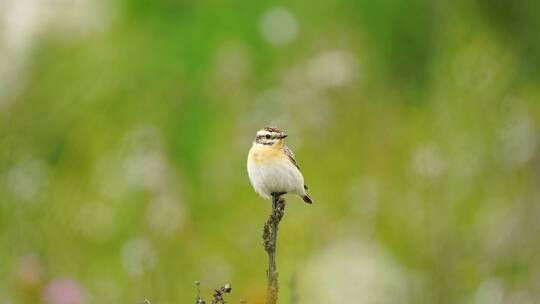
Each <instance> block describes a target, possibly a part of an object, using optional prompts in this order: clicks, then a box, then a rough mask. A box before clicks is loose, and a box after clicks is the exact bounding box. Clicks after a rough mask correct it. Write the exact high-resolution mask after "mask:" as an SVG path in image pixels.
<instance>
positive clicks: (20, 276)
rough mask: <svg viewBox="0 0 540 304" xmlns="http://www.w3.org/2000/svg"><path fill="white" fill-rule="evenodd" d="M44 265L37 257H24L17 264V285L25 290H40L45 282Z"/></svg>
mask: <svg viewBox="0 0 540 304" xmlns="http://www.w3.org/2000/svg"><path fill="white" fill-rule="evenodd" d="M43 273H44V270H43V265H42V264H41V261H40V260H39V258H38V257H37V256H35V255H31V254H29V255H24V256H21V257H19V258H18V259H17V261H16V263H15V277H16V279H17V283H18V284H19V285H20V286H21V287H22V288H24V289H25V290H27V291H28V290H32V289H36V288H38V287H39V286H40V285H41V283H42V281H43Z"/></svg>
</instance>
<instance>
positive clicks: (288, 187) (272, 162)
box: [247, 127, 312, 204]
mask: <svg viewBox="0 0 540 304" xmlns="http://www.w3.org/2000/svg"><path fill="white" fill-rule="evenodd" d="M285 137H287V134H285V133H284V132H282V131H280V130H279V129H277V128H274V127H265V128H263V129H261V130H259V131H258V132H257V135H256V136H255V141H253V145H252V146H251V149H250V150H249V155H248V160H247V171H248V175H249V180H250V182H251V185H252V186H253V188H254V189H255V192H257V193H258V194H259V195H260V196H262V197H263V198H265V199H270V198H271V197H272V196H274V195H282V194H286V193H292V194H296V195H298V196H300V197H301V198H302V199H303V200H304V202H306V203H308V204H311V203H312V201H311V199H310V198H309V196H308V195H307V193H306V190H307V189H308V187H307V186H306V185H305V184H304V177H303V176H302V173H300V168H299V167H298V164H297V162H296V160H295V159H294V154H293V152H292V151H291V150H290V149H289V148H288V147H287V146H285V142H284V139H285Z"/></svg>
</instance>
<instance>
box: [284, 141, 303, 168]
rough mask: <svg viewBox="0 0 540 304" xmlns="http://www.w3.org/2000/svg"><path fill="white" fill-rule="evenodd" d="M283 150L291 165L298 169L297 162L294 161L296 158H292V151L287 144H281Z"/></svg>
mask: <svg viewBox="0 0 540 304" xmlns="http://www.w3.org/2000/svg"><path fill="white" fill-rule="evenodd" d="M283 152H284V153H285V155H287V158H288V159H289V160H290V161H291V163H293V165H294V166H295V167H296V168H298V170H300V167H298V163H296V160H295V159H294V153H293V152H292V151H291V149H289V148H288V147H287V146H283Z"/></svg>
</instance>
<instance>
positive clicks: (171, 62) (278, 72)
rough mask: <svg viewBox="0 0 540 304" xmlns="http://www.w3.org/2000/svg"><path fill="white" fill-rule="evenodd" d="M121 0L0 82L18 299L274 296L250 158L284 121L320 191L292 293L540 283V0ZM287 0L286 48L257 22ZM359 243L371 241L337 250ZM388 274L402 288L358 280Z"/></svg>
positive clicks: (509, 297)
mask: <svg viewBox="0 0 540 304" xmlns="http://www.w3.org/2000/svg"><path fill="white" fill-rule="evenodd" d="M109 5H110V7H109V10H110V11H111V15H112V17H111V20H110V21H108V22H109V23H105V22H104V23H105V25H104V26H103V28H100V29H99V30H96V31H89V32H87V33H84V34H80V35H73V34H72V35H66V34H62V33H63V32H61V31H60V34H59V33H56V32H55V30H54V29H51V30H50V31H49V32H45V33H44V34H43V35H40V36H38V37H37V38H34V40H33V43H32V48H31V52H29V54H30V55H28V58H27V63H26V65H25V68H22V69H21V70H20V71H19V72H20V73H21V74H23V75H24V77H20V82H21V83H22V87H21V88H20V89H18V90H17V91H16V93H15V94H13V95H6V96H8V97H5V96H2V95H0V99H1V98H4V99H6V100H7V101H6V102H1V103H0V106H2V107H1V108H0V109H1V111H0V175H1V183H0V199H1V201H0V246H1V247H2V248H4V250H0V261H2V265H3V267H0V301H5V302H7V303H34V302H39V301H40V300H39V299H41V292H42V291H41V290H42V287H43V286H42V285H45V286H46V285H47V284H48V282H50V281H52V280H54V279H55V278H59V277H60V278H61V277H70V278H73V279H74V280H76V282H78V284H80V286H82V288H83V289H84V290H85V292H86V302H87V303H94V302H97V301H98V300H100V301H106V302H138V301H141V300H143V299H144V298H149V299H150V300H151V301H152V303H185V302H188V301H192V300H193V298H194V297H195V287H194V286H193V281H194V280H200V281H201V282H202V283H203V291H204V292H206V293H209V291H210V290H211V288H214V287H217V286H218V285H220V284H223V283H225V282H229V283H231V284H232V285H233V288H234V289H233V294H232V297H231V303H236V302H238V300H239V299H247V300H248V303H261V301H262V299H263V298H264V286H265V282H264V279H265V274H264V267H265V266H264V265H265V256H264V251H263V250H262V247H261V244H260V236H261V232H262V231H261V229H262V224H263V222H264V219H265V218H266V215H267V213H268V211H269V206H268V204H266V203H265V202H263V201H262V199H260V198H258V197H257V196H256V195H255V194H254V193H253V191H252V190H251V187H250V185H249V182H248V180H247V176H246V172H245V171H246V170H245V158H246V154H247V151H248V149H249V146H250V144H251V141H252V137H253V135H254V133H255V131H256V130H257V129H258V128H260V127H262V126H264V125H267V124H278V125H279V126H280V127H282V128H283V129H285V130H286V131H287V132H288V133H289V134H290V135H291V136H290V140H289V144H290V146H291V148H292V149H293V150H294V151H295V153H296V155H297V158H298V160H299V163H300V166H301V168H302V171H303V173H304V175H305V177H306V182H307V184H308V185H309V186H310V189H311V193H312V196H313V198H314V201H315V204H314V205H313V206H305V205H304V204H302V203H301V202H300V201H299V200H297V199H296V198H292V197H291V198H290V199H289V205H288V209H287V213H286V216H285V219H284V221H283V222H282V226H281V231H282V232H281V234H280V240H279V249H278V251H279V254H278V267H279V270H280V273H281V284H282V289H281V292H282V293H281V299H282V300H283V301H282V302H283V303H286V302H287V301H286V299H288V297H289V294H290V290H289V288H288V282H289V280H290V279H291V277H292V276H293V274H296V276H297V277H298V280H299V285H300V287H299V290H300V291H301V294H300V303H303V302H302V299H303V298H304V299H309V296H308V295H307V294H306V293H304V292H305V290H306V286H307V287H308V290H309V291H310V292H311V293H315V294H318V293H321V295H320V296H317V297H318V299H319V301H320V303H331V302H332V300H333V301H336V299H340V300H341V301H342V303H356V302H355V301H356V300H358V301H360V300H361V301H362V302H366V303H370V302H377V301H378V302H377V303H381V302H394V301H392V300H395V299H400V300H401V301H403V302H411V303H472V302H474V303H484V302H485V303H487V302H489V303H534V302H535V301H536V300H537V299H538V297H539V296H540V295H539V294H538V290H540V287H539V286H538V271H539V267H540V264H539V263H540V261H539V259H538V256H539V255H538V252H539V249H540V248H539V247H540V242H539V241H538V238H537V237H536V236H537V234H538V231H539V229H540V226H539V224H538V221H537V218H538V215H539V210H540V209H539V208H538V207H539V206H538V191H537V190H536V185H537V184H538V164H539V163H538V162H539V154H538V149H537V145H538V122H539V118H540V116H539V115H540V107H539V105H538V101H539V99H540V92H539V90H538V85H537V83H538V75H537V70H538V69H536V68H535V67H537V66H538V56H539V54H540V52H539V48H538V43H539V42H538V41H539V40H538V38H537V37H536V36H535V33H536V32H537V31H535V29H537V28H538V25H539V23H538V20H540V19H538V18H536V14H535V12H536V11H537V10H534V7H535V6H537V5H536V4H535V3H533V2H531V1H517V2H513V3H506V2H502V1H497V2H495V3H493V2H486V1H476V2H473V3H469V2H465V1H457V2H453V3H451V4H450V3H444V2H430V1H410V2H403V1H396V0H385V1H379V2H377V3H374V2H369V1H356V2H353V1H335V2H332V3H311V2H302V1H294V2H290V3H282V2H272V3H264V4H263V3H256V2H253V3H247V2H239V1H237V2H235V3H234V5H233V4H230V3H225V2H222V1H209V2H205V3H187V2H175V1H165V0H162V1H142V0H135V1H117V2H113V3H111V4H109ZM276 6H278V7H284V8H286V9H287V10H288V12H290V14H291V15H292V16H293V17H294V18H295V19H294V20H295V21H296V22H297V24H298V27H299V32H298V35H297V36H296V37H295V39H294V40H293V41H291V42H288V43H286V44H283V45H272V43H270V42H269V41H268V40H267V39H266V38H265V37H264V35H261V33H260V29H259V27H260V22H261V21H260V20H261V18H262V17H261V16H263V15H264V14H265V13H267V12H268V11H269V10H270V9H272V8H273V7H276ZM57 18H61V17H57ZM0 64H6V65H7V64H9V62H8V61H0ZM336 79H337V80H336ZM336 81H337V82H336ZM10 96H11V97H10ZM344 240H345V241H344ZM348 240H353V241H352V242H353V243H354V245H355V246H358V247H359V248H367V249H364V250H367V253H366V254H367V257H366V256H364V255H361V254H358V255H354V254H353V255H352V257H348V256H346V257H347V258H351V259H352V261H349V262H347V261H348V260H346V259H341V258H340V253H339V250H341V249H339V248H342V247H341V246H340V244H341V242H347V241H348ZM366 244H367V245H366ZM372 246H374V247H376V248H380V249H381V252H383V253H385V254H380V253H379V251H377V250H374V249H370V248H373V247H372ZM344 248H349V247H347V246H345V247H344ZM354 248H357V247H354ZM338 249H339V250H338ZM334 251H338V253H335V252H334ZM332 254H336V257H333V255H332ZM386 254H387V255H388V259H391V261H393V262H388V261H387V257H386ZM28 255H31V256H36V257H37V259H38V261H39V262H38V263H39V265H41V267H42V268H43V269H44V270H43V273H41V274H40V275H38V278H39V279H37V281H38V282H37V283H36V284H37V285H38V287H35V288H34V287H31V286H30V285H32V284H30V283H29V282H28V278H26V277H25V276H21V275H20V272H21V270H20V268H21V267H23V268H24V267H26V266H24V265H25V264H24V263H26V262H25V261H26V260H25V259H24V257H25V256H28ZM369 257H373V258H374V259H376V261H379V259H380V261H381V262H380V263H381V264H379V262H374V263H373V264H358V263H367V262H365V261H369ZM383 257H384V258H383ZM356 259H357V260H356ZM21 261H22V262H21ZM328 261H333V262H328ZM323 262H324V263H326V262H328V263H330V266H328V267H329V268H326V266H325V265H319V263H323ZM339 262H343V263H345V262H347V263H350V264H347V270H348V271H349V272H348V273H342V274H341V276H340V277H333V276H332V275H331V273H330V272H329V274H328V275H327V276H320V277H305V276H303V275H304V274H305V273H310V269H312V268H311V267H313V266H312V265H313V264H314V265H317V266H316V267H315V268H318V267H319V266H320V268H321V269H339V267H337V266H336V265H339ZM394 262H395V263H394ZM21 265H23V266H21ZM359 265H363V266H362V267H360V266H359ZM370 265H372V268H370V267H368V266H370ZM373 265H375V266H373ZM381 265H382V266H384V267H383V268H384V269H380V268H381V267H380V266H381ZM396 265H398V266H396ZM334 266H336V267H334ZM28 267H30V266H28ZM32 267H35V265H34V266H32ZM332 267H334V268H332ZM355 267H360V269H357V268H355ZM386 268H388V269H392V271H388V272H386V270H385V269H386ZM398 268H399V269H401V270H403V273H404V274H400V275H398V273H402V272H401V271H397V270H396V269H398ZM24 269H26V268H24ZM373 269H374V270H373ZM34 270H35V269H34ZM35 271H37V270H35ZM37 272H38V273H40V272H39V271H37ZM370 274H373V276H370ZM366 278H368V279H366ZM389 278H392V280H393V279H394V278H395V280H396V281H397V282H400V284H402V285H403V286H404V289H405V291H404V292H405V296H404V295H402V294H399V292H398V291H395V293H391V294H390V296H389V295H388V294H386V297H383V296H381V295H380V294H379V293H378V292H379V291H378V290H379V289H378V288H368V289H367V291H366V292H363V293H362V292H360V291H359V290H363V289H362V288H360V287H359V288H358V289H355V288H348V287H347V286H349V284H353V285H354V286H356V285H358V286H366V285H367V286H376V287H377V286H382V287H381V288H382V290H384V288H388V286H387V284H391V283H389V282H388V281H385V280H388V279H389ZM25 280H26V281H25ZM392 282H393V281H392ZM317 284H322V285H321V286H323V287H322V288H318V290H315V291H316V292H315V291H314V290H312V289H309V287H312V286H319V285H317ZM370 284H371V285H370ZM392 284H393V283H392ZM324 286H329V287H328V288H324ZM332 286H334V287H332ZM390 286H393V285H390ZM334 288H335V289H334ZM355 290H356V293H355ZM358 293H359V294H358ZM351 295H353V296H355V297H359V298H352V297H349V296H351ZM332 297H333V298H332ZM336 297H337V298H336ZM340 297H341V298H340ZM373 299H378V300H373ZM388 299H390V300H388ZM486 299H487V300H486Z"/></svg>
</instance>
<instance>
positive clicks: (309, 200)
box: [302, 194, 313, 204]
mask: <svg viewBox="0 0 540 304" xmlns="http://www.w3.org/2000/svg"><path fill="white" fill-rule="evenodd" d="M302 199H303V200H304V202H306V203H308V204H313V201H312V200H311V198H309V196H308V195H307V194H306V195H304V196H302Z"/></svg>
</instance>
